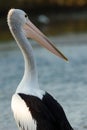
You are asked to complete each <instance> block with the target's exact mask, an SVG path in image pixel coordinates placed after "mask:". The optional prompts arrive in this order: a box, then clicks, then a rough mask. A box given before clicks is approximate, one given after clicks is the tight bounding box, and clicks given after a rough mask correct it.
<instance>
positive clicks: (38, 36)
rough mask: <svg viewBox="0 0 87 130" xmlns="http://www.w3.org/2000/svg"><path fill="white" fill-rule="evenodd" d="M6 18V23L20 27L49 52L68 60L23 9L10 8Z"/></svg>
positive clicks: (27, 35) (28, 36)
mask: <svg viewBox="0 0 87 130" xmlns="http://www.w3.org/2000/svg"><path fill="white" fill-rule="evenodd" d="M7 20H8V24H13V25H14V26H16V28H17V27H20V28H21V29H22V31H23V32H24V35H25V36H26V37H27V38H31V39H33V40H35V41H37V42H38V43H40V44H41V45H42V46H43V47H45V48H46V49H48V50H49V51H50V52H52V53H54V54H55V55H57V56H59V57H60V58H62V59H64V60H66V61H68V59H67V58H66V57H65V56H64V55H63V54H62V53H61V52H60V51H59V50H58V49H57V48H56V47H55V46H54V45H53V44H52V42H51V41H50V40H48V38H47V37H46V36H45V35H44V34H43V33H42V32H41V31H40V30H39V29H38V28H37V27H36V26H35V25H34V24H33V23H32V22H31V21H30V20H29V18H28V15H27V14H26V13H25V12H24V11H22V10H20V9H11V10H10V11H9V12H8V18H7ZM15 23H16V24H15ZM9 27H10V26H9ZM14 28H15V27H14Z"/></svg>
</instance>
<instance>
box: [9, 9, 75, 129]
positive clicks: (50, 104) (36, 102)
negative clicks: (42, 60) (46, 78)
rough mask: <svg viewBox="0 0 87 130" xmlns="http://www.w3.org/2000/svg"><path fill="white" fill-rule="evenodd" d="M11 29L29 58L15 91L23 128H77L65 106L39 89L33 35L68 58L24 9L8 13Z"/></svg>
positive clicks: (16, 112)
mask: <svg viewBox="0 0 87 130" xmlns="http://www.w3.org/2000/svg"><path fill="white" fill-rule="evenodd" d="M7 22H8V26H9V29H10V31H11V33H12V35H13V37H14V39H15V40H16V42H17V44H18V46H19V48H20V50H21V52H22V54H23V57H24V61H25V70H24V75H23V78H22V80H21V82H20V83H19V85H18V87H17V89H16V92H15V94H14V95H13V96H12V101H11V108H12V111H13V114H14V118H15V121H16V123H17V126H18V128H19V130H73V128H72V127H71V125H70V123H69V122H68V120H67V117H66V115H65V112H64V110H63V108H62V106H61V105H60V104H59V103H58V102H57V101H56V100H55V99H54V98H53V97H52V96H51V95H50V94H49V93H48V92H46V91H43V90H41V89H40V88H39V83H38V76H37V71H36V63H35V60H34V55H33V49H32V47H31V45H30V43H29V41H28V39H27V38H31V39H34V40H36V41H37V42H38V43H40V44H41V45H42V46H43V47H45V48H47V49H48V50H49V51H51V52H52V53H53V54H55V55H57V56H59V57H60V58H62V59H64V60H66V61H67V60H68V59H67V58H66V57H65V56H64V55H63V54H62V53H61V52H60V51H59V50H58V49H57V48H56V47H55V46H54V45H53V44H52V43H51V42H50V41H49V40H48V38H47V37H46V36H45V35H44V34H43V33H42V32H41V31H40V30H39V29H38V28H37V27H36V26H35V25H33V23H32V22H31V21H30V20H29V18H28V16H27V14H26V13H25V12H24V11H22V10H20V9H10V11H9V12H8V16H7Z"/></svg>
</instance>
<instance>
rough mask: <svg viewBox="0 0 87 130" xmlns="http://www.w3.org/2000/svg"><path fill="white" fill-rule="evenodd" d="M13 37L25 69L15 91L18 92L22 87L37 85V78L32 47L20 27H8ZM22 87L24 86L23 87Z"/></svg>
mask: <svg viewBox="0 0 87 130" xmlns="http://www.w3.org/2000/svg"><path fill="white" fill-rule="evenodd" d="M10 30H11V32H12V34H13V37H14V38H15V40H16V42H17V44H18V46H19V48H20V50H21V52H22V54H23V57H24V62H25V69H24V75H23V78H22V81H21V82H20V84H19V86H18V88H17V91H19V92H20V90H22V88H23V87H25V88H27V87H34V88H35V87H38V78H37V71H36V63H35V59H34V55H33V49H32V46H31V45H30V43H29V41H28V39H27V38H26V36H25V34H24V31H23V29H22V27H20V26H17V25H16V26H12V25H11V28H10ZM23 89H24V88H23Z"/></svg>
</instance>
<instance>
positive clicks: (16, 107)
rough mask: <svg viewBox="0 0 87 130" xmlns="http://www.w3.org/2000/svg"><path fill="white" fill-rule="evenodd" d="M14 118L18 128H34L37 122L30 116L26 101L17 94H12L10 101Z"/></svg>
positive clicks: (21, 129)
mask: <svg viewBox="0 0 87 130" xmlns="http://www.w3.org/2000/svg"><path fill="white" fill-rule="evenodd" d="M11 107H12V111H13V113H14V118H15V120H16V122H17V125H18V127H19V122H20V127H19V129H20V130H23V129H24V130H36V124H37V122H36V121H35V120H34V119H33V118H32V115H31V112H30V111H29V108H28V107H27V105H26V103H25V102H24V100H23V99H21V97H20V96H19V95H18V94H14V95H13V97H12V103H11Z"/></svg>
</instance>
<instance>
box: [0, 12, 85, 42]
mask: <svg viewBox="0 0 87 130" xmlns="http://www.w3.org/2000/svg"><path fill="white" fill-rule="evenodd" d="M29 18H30V20H31V21H32V22H33V23H34V24H35V25H36V26H37V27H38V28H39V29H40V30H42V31H43V32H44V33H45V34H46V35H48V36H57V35H58V36H60V35H66V34H77V33H87V16H86V12H84V13H82V14H81V13H70V14H67V13H65V14H64V13H63V14H61V13H58V14H47V13H46V14H39V15H33V16H32V17H31V16H30V17H29ZM11 39H12V36H11V34H10V31H9V29H8V26H7V21H6V19H2V21H1V22H0V41H7V40H8V41H9V40H11Z"/></svg>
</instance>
